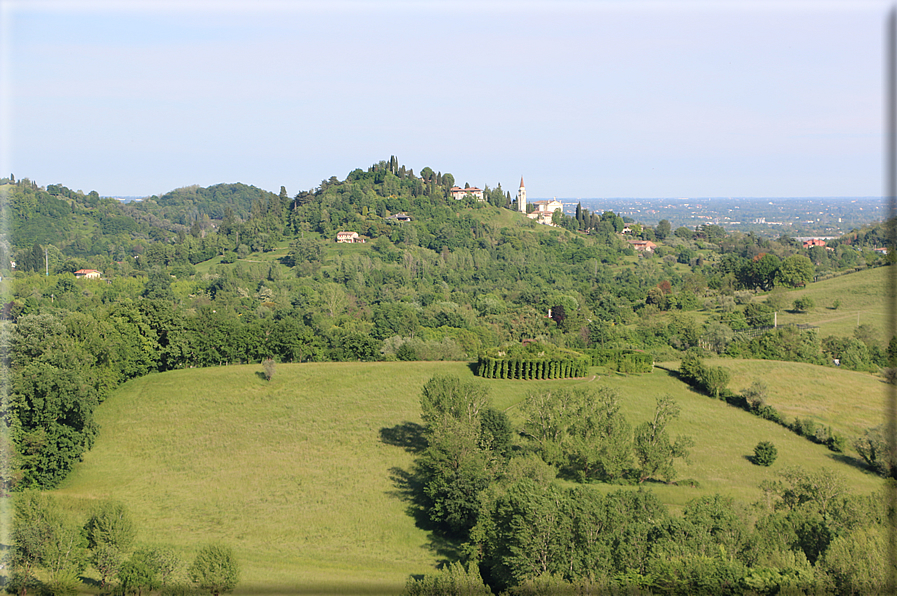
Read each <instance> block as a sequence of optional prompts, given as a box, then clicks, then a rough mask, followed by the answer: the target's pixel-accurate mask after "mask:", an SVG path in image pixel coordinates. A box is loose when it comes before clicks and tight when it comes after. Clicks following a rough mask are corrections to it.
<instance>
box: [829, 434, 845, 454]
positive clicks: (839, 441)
mask: <svg viewBox="0 0 897 596" xmlns="http://www.w3.org/2000/svg"><path fill="white" fill-rule="evenodd" d="M825 444H826V446H827V447H828V448H829V449H830V450H831V451H834V452H835V453H844V450H845V449H847V439H846V438H845V437H844V435H839V434H835V433H832V434H831V436H829V438H828V441H826V442H825Z"/></svg>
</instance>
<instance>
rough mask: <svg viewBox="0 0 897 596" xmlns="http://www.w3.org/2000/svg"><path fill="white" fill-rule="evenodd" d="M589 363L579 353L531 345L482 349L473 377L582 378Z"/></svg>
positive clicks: (536, 344)
mask: <svg viewBox="0 0 897 596" xmlns="http://www.w3.org/2000/svg"><path fill="white" fill-rule="evenodd" d="M591 362H592V359H591V357H590V356H587V355H584V354H580V353H579V352H574V351H572V350H564V349H561V348H558V347H557V346H555V345H553V344H543V343H539V342H531V343H529V344H526V345H519V346H508V347H506V348H503V349H499V348H492V349H489V350H486V351H485V352H484V353H483V354H482V355H481V356H480V359H479V364H478V365H477V374H478V375H480V376H481V377H484V378H487V379H566V378H570V377H584V376H585V375H586V373H587V372H588V369H589V365H590V364H591Z"/></svg>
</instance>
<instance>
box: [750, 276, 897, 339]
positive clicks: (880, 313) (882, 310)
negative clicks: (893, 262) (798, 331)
mask: <svg viewBox="0 0 897 596" xmlns="http://www.w3.org/2000/svg"><path fill="white" fill-rule="evenodd" d="M894 274H895V271H894V269H893V268H891V267H876V268H874V269H864V270H862V271H858V272H856V273H850V274H847V275H840V276H838V277H833V278H830V279H826V280H823V281H820V282H817V283H811V284H809V285H808V286H806V287H804V288H801V289H797V290H791V291H789V292H787V294H786V296H787V298H788V310H786V311H783V312H779V315H778V323H779V324H780V325H781V324H788V323H802V324H808V325H814V326H817V327H819V336H820V337H826V336H829V335H839V336H848V337H849V336H851V335H853V330H854V329H855V328H856V327H857V325H858V324H859V325H863V324H869V325H872V326H873V327H874V328H875V329H877V330H879V334H880V337H879V341H881V342H882V343H883V344H886V343H887V340H888V339H889V338H886V337H885V331H886V329H887V328H888V312H889V308H890V305H892V304H893V303H894V302H893V300H894V298H895V297H894V296H889V295H888V276H889V275H894ZM804 296H809V297H810V298H812V299H813V301H814V302H815V303H816V306H815V307H814V308H813V309H811V310H810V311H809V312H806V313H796V312H792V311H791V308H792V306H791V304H792V302H794V300H796V299H798V298H803V297H804ZM758 300H759V299H758ZM836 301H837V302H840V305H839V306H838V308H837V309H836V308H834V305H835V303H836Z"/></svg>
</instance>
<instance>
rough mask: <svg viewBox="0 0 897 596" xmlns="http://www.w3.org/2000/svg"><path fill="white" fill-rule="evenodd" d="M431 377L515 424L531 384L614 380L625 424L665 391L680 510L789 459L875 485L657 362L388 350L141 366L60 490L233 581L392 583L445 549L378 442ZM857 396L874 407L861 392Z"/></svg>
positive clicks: (337, 589)
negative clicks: (530, 373) (678, 449)
mask: <svg viewBox="0 0 897 596" xmlns="http://www.w3.org/2000/svg"><path fill="white" fill-rule="evenodd" d="M759 364H762V363H754V362H751V363H749V364H748V366H750V367H756V366H758V365H759ZM775 364H780V363H775ZM810 368H812V371H809V370H807V371H805V370H804V369H802V368H800V367H799V366H795V367H794V368H793V370H789V371H788V374H789V375H792V376H794V377H797V376H800V375H805V382H809V381H811V380H813V379H815V377H813V379H811V377H810V376H808V375H810V373H813V374H816V373H817V372H818V371H823V372H822V373H820V374H824V376H825V378H826V379H830V380H831V382H833V383H843V382H845V381H844V379H845V378H846V377H847V376H850V375H853V374H854V373H847V372H846V371H840V370H834V369H822V368H820V367H810ZM592 372H600V370H599V369H593V371H592ZM434 374H452V375H458V376H461V377H462V378H466V379H468V380H471V379H472V380H474V381H476V382H478V383H483V384H484V385H486V386H488V387H489V389H490V392H491V395H492V399H493V404H494V405H495V406H496V407H499V408H501V409H503V410H506V411H507V412H508V414H509V415H510V417H511V418H512V420H515V422H519V420H520V412H519V410H518V404H519V403H520V402H521V401H522V399H523V398H524V397H525V395H526V393H527V392H528V391H531V390H533V389H541V388H545V387H556V386H571V385H579V384H587V385H588V384H596V385H597V384H600V383H608V384H610V385H611V386H613V387H615V388H617V389H618V390H619V392H620V394H621V404H622V409H623V411H624V413H625V415H626V416H627V418H628V419H629V421H630V422H631V423H632V424H633V425H635V424H637V423H639V422H641V421H643V420H645V419H647V418H648V417H649V415H650V413H651V411H652V409H653V407H654V400H655V398H656V397H659V396H662V395H665V394H669V395H671V396H673V397H674V399H676V400H677V401H678V402H679V403H680V405H681V406H682V416H681V418H680V419H679V420H677V421H676V422H675V423H674V424H673V425H672V427H671V428H672V432H673V434H674V435H675V434H679V433H686V434H690V435H692V436H693V437H694V438H695V443H696V446H695V448H694V450H693V455H692V458H691V461H692V463H691V465H689V466H683V465H677V467H678V469H679V477H680V478H692V479H694V480H696V481H697V482H698V483H699V487H698V488H695V487H690V486H672V485H662V484H656V485H652V487H651V488H652V490H655V492H656V493H657V494H658V496H659V497H660V498H661V499H662V500H663V501H664V502H666V503H667V504H669V505H671V506H673V508H674V509H678V508H679V507H680V506H681V505H683V504H684V503H685V502H687V501H689V500H691V499H693V498H695V497H697V496H701V495H703V494H706V493H715V492H720V493H723V494H728V495H732V496H734V497H736V498H737V499H739V500H742V501H746V502H750V501H753V500H756V499H757V498H758V497H759V496H760V491H759V489H758V485H759V484H760V482H761V481H763V480H764V479H768V478H772V477H773V475H774V474H775V472H776V470H778V469H780V468H781V467H784V466H787V465H801V466H804V467H805V468H808V469H818V468H820V467H823V466H828V467H834V468H835V469H837V471H838V473H839V474H841V475H842V476H843V477H844V478H845V480H846V484H847V485H848V486H850V487H851V488H852V489H853V490H855V491H857V492H860V493H869V492H871V491H873V490H875V489H876V488H877V487H879V486H880V484H881V483H880V481H879V479H877V478H876V477H874V476H872V475H870V474H868V473H865V472H863V471H861V470H860V469H859V468H856V467H853V466H850V465H845V464H843V463H840V461H839V460H838V459H837V458H835V457H833V454H832V453H831V452H829V451H827V450H826V449H825V448H824V447H822V446H819V445H815V444H812V443H810V442H809V441H806V440H804V439H801V438H799V437H797V436H795V435H794V434H792V433H790V432H788V431H787V430H785V429H784V428H782V427H780V426H778V425H775V424H772V423H770V422H767V421H764V420H761V419H759V418H756V417H753V416H751V415H749V414H746V413H744V412H742V411H740V410H737V409H735V408H731V407H729V406H727V405H726V404H725V403H723V402H721V401H716V400H712V399H710V398H708V397H706V396H703V395H699V394H697V393H695V392H693V391H692V390H691V389H689V388H688V387H687V386H686V385H684V384H682V383H681V382H679V381H678V380H677V379H676V378H675V377H674V376H672V375H671V374H669V373H667V372H665V371H663V370H659V369H658V370H655V371H654V372H653V373H652V374H649V375H640V376H629V377H627V376H622V375H614V376H610V377H597V378H595V377H591V376H590V377H588V378H587V379H576V380H565V381H501V380H485V379H480V378H479V377H473V373H472V372H471V370H470V367H469V366H468V364H466V363H457V362H454V363H423V362H420V363H404V362H397V363H323V364H291V365H287V364H279V365H278V366H277V369H276V372H275V375H274V377H273V379H272V380H271V381H270V382H267V381H265V379H264V377H263V375H262V367H261V366H258V365H255V366H253V365H247V366H228V367H220V368H209V369H194V370H180V371H171V372H167V373H162V374H151V375H148V376H145V377H142V378H139V379H134V380H132V381H130V382H128V383H126V384H125V385H123V386H122V387H120V388H119V389H118V390H117V391H116V392H115V393H114V394H113V395H112V396H111V397H110V398H109V399H108V400H107V401H106V402H105V403H104V404H103V405H102V406H101V407H100V408H99V409H98V411H97V420H98V422H99V424H100V425H101V428H102V430H101V433H100V436H99V439H98V440H97V443H96V445H95V447H94V448H93V449H92V450H91V451H90V452H88V453H87V454H86V455H85V457H84V461H83V463H81V464H79V465H77V466H76V469H75V471H74V472H73V474H72V475H71V476H70V477H69V479H68V480H67V481H66V482H65V483H64V485H63V486H62V487H61V488H60V489H58V490H57V491H55V494H57V495H59V496H61V497H63V498H64V499H65V500H66V501H67V502H68V503H69V506H71V507H74V508H86V507H87V506H88V505H89V503H90V502H92V501H94V500H95V499H99V498H113V499H117V500H121V501H123V502H125V503H126V504H127V505H128V507H129V509H130V510H131V512H132V514H133V515H134V517H135V519H136V521H137V523H138V526H139V534H138V541H139V542H153V543H165V544H171V545H173V546H174V547H175V548H176V549H177V550H178V551H179V552H180V554H181V556H182V558H184V559H189V558H190V557H192V556H193V554H194V553H195V551H196V550H197V549H198V547H199V546H201V545H202V544H204V543H206V542H209V541H213V540H215V541H223V542H225V543H227V544H230V545H231V546H233V547H234V548H235V550H236V552H237V553H238V557H239V560H240V563H241V565H242V567H243V579H242V582H241V584H240V586H239V587H238V589H237V593H243V594H249V593H256V592H258V591H260V590H262V589H264V590H271V591H273V592H277V591H291V592H294V593H295V592H301V593H303V594H315V593H321V594H334V593H339V594H345V593H352V592H356V593H364V592H366V593H371V592H377V593H381V592H383V593H398V592H399V591H400V588H401V586H402V585H404V583H405V581H406V579H407V577H408V576H409V575H410V574H423V573H427V572H430V571H432V570H433V569H434V567H435V566H436V565H437V563H439V562H440V561H444V560H447V559H450V558H451V553H452V548H451V545H447V544H444V543H442V542H440V541H439V540H438V539H437V538H435V537H433V536H432V535H431V534H428V533H427V532H426V531H425V530H423V529H421V528H419V527H418V526H416V524H415V520H414V518H413V517H412V516H411V515H410V514H409V503H408V502H407V501H406V500H405V499H404V497H403V492H402V479H403V478H404V477H405V474H406V473H407V472H408V471H409V470H410V467H411V464H412V454H411V453H409V452H408V451H406V449H404V448H403V447H401V446H397V445H396V443H397V441H394V440H384V437H387V438H388V437H390V436H393V437H394V436H395V435H396V434H397V431H399V430H402V429H403V428H405V429H407V428H409V426H408V425H407V424H406V423H419V422H420V416H419V404H418V398H419V393H420V389H421V387H422V385H423V384H424V383H425V382H426V381H427V379H429V378H430V377H431V376H433V375H434ZM846 382H848V383H851V382H854V378H853V377H852V376H850V379H848V380H847V381H846ZM789 395H790V394H789ZM789 399H794V400H796V401H799V400H800V399H801V397H800V395H798V394H796V393H795V394H793V395H790V397H789ZM855 403H863V404H864V407H867V408H869V409H870V410H871V411H874V410H875V409H876V408H877V407H879V403H878V402H877V401H876V399H875V398H874V397H873V396H871V395H868V392H862V393H859V394H858V395H857V396H856V398H855ZM807 405H808V406H809V404H807ZM776 406H777V407H780V406H779V404H776ZM782 407H783V406H782ZM795 407H797V404H795ZM783 408H784V407H783ZM390 431H392V432H390ZM760 440H768V441H772V442H774V443H775V444H776V446H777V447H778V450H779V454H780V456H779V460H778V461H777V462H776V464H775V465H774V466H773V467H772V468H760V467H758V466H754V465H752V464H751V463H750V462H749V460H748V459H747V456H748V455H750V454H751V453H752V451H753V447H754V445H756V444H757V442H758V441H760ZM594 487H595V489H596V490H601V491H610V490H617V489H619V488H620V487H619V486H616V485H610V486H608V485H594Z"/></svg>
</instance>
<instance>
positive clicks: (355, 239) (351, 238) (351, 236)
mask: <svg viewBox="0 0 897 596" xmlns="http://www.w3.org/2000/svg"><path fill="white" fill-rule="evenodd" d="M366 240H367V238H365V237H364V236H359V235H358V232H337V233H336V241H337V242H339V243H340V244H364V242H365V241H366Z"/></svg>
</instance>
